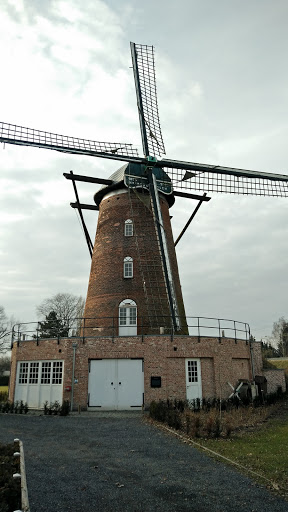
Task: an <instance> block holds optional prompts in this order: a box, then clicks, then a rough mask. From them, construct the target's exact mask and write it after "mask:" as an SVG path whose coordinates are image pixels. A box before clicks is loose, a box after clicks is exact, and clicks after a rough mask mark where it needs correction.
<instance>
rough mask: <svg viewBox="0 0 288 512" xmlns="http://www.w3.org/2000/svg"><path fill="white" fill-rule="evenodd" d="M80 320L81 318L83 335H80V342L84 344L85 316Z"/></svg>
mask: <svg viewBox="0 0 288 512" xmlns="http://www.w3.org/2000/svg"><path fill="white" fill-rule="evenodd" d="M82 320H83V336H82V343H83V345H84V343H85V317H84V318H82Z"/></svg>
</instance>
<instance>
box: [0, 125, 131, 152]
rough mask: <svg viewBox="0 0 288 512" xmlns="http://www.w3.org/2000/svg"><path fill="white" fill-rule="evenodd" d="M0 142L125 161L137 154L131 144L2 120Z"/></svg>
mask: <svg viewBox="0 0 288 512" xmlns="http://www.w3.org/2000/svg"><path fill="white" fill-rule="evenodd" d="M0 142H4V143H7V144H16V145H19V146H34V147H37V148H45V149H52V150H55V151H60V152H62V153H72V154H78V155H90V156H99V157H103V158H113V160H124V161H125V159H127V158H129V157H132V159H133V158H136V157H137V156H138V151H137V149H134V148H133V147H132V144H126V143H120V142H117V143H115V142H96V141H94V140H88V139H81V138H79V137H70V136H67V135H59V134H58V133H50V132H44V131H41V130H35V129H34V128H27V127H25V126H17V125H15V124H9V123H3V122H0ZM136 159H137V158H136Z"/></svg>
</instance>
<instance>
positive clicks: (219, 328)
mask: <svg viewBox="0 0 288 512" xmlns="http://www.w3.org/2000/svg"><path fill="white" fill-rule="evenodd" d="M218 331H219V343H221V341H222V337H221V323H220V318H218Z"/></svg>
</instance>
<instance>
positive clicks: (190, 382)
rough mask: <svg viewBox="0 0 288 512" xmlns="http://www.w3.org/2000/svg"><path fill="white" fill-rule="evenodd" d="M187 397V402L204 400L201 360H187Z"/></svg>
mask: <svg viewBox="0 0 288 512" xmlns="http://www.w3.org/2000/svg"><path fill="white" fill-rule="evenodd" d="M186 397H187V400H195V399H196V398H200V399H201V398H202V382H201V362H200V359H186Z"/></svg>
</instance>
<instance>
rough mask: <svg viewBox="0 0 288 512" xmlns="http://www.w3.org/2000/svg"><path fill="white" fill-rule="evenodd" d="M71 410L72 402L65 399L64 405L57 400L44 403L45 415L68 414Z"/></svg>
mask: <svg viewBox="0 0 288 512" xmlns="http://www.w3.org/2000/svg"><path fill="white" fill-rule="evenodd" d="M69 412H70V402H69V400H65V401H64V402H63V404H62V405H60V403H59V402H58V400H56V402H51V403H50V404H49V403H48V402H47V400H46V402H45V403H44V415H45V416H57V415H58V414H59V416H68V414H69Z"/></svg>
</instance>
